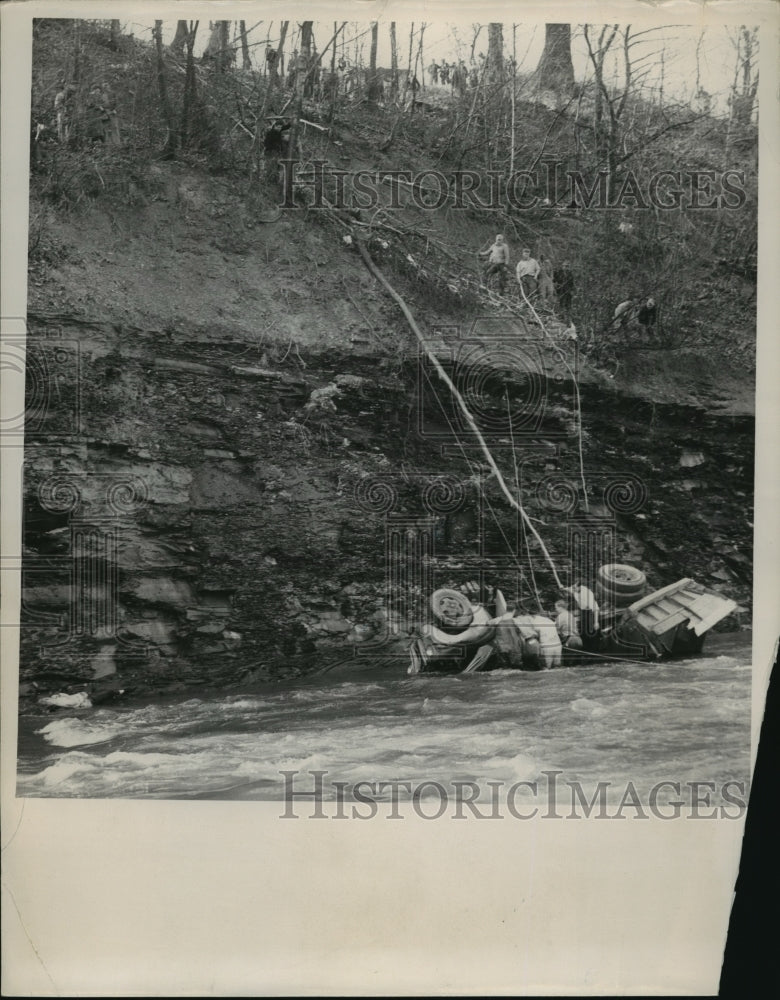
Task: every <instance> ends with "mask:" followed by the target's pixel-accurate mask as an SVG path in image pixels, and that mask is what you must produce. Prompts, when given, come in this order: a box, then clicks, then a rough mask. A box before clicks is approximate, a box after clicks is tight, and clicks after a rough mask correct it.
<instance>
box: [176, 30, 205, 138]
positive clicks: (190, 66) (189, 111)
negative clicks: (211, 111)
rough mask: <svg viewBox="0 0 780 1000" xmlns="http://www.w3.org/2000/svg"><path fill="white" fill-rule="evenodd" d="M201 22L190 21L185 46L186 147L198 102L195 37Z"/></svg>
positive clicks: (183, 122) (183, 117)
mask: <svg viewBox="0 0 780 1000" xmlns="http://www.w3.org/2000/svg"><path fill="white" fill-rule="evenodd" d="M199 23H200V22H199V21H190V22H189V24H188V26H187V37H186V38H185V39H184V44H185V46H186V48H187V67H186V70H185V74H184V99H183V101H182V111H181V139H182V143H183V144H184V145H187V143H189V141H190V138H191V136H192V125H193V116H194V110H195V103H196V101H197V78H196V76H195V36H196V35H197V33H198V24H199Z"/></svg>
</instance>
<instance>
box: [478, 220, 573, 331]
mask: <svg viewBox="0 0 780 1000" xmlns="http://www.w3.org/2000/svg"><path fill="white" fill-rule="evenodd" d="M479 256H480V257H486V258H487V260H486V263H485V267H484V271H483V282H484V283H487V281H488V280H489V279H490V278H491V277H493V275H495V276H496V278H497V281H498V290H499V293H500V294H501V295H504V294H506V286H507V279H508V275H509V264H510V256H509V244H508V243H507V242H506V240H505V239H504V236H503V234H502V233H498V235H497V236H496V239H495V242H494V243H493V244H492V245H491V246H489V247H488V248H487V249H486V250H480V251H479ZM515 278H516V280H517V285H518V288H519V289H522V292H521V297H523V296H524V297H525V298H526V299H528V300H529V302H530V301H533V300H534V299H535V298H537V297H538V298H539V299H541V301H542V303H543V304H544V305H549V306H552V304H553V301H554V300H555V299H556V298H557V301H558V304H559V306H560V307H561V309H562V311H563V313H564V315H565V316H566V317H567V318H569V316H570V313H571V300H572V293H573V291H574V276H573V274H572V273H571V270H570V268H569V262H568V261H564V262H563V263H562V264H561V265H560V266H559V267H556V268H555V270H552V268H551V266H550V263H549V261H547V260H544V259H542V260H541V261H540V260H537V259H536V258H535V257H532V256H531V251H530V250H529V249H528V247H525V248H524V249H523V250H522V251H521V255H520V260H519V261H518V262H517V264H516V266H515Z"/></svg>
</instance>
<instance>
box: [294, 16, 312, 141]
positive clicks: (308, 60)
mask: <svg viewBox="0 0 780 1000" xmlns="http://www.w3.org/2000/svg"><path fill="white" fill-rule="evenodd" d="M313 44H314V21H304V22H303V24H301V66H300V67H299V71H298V73H297V75H296V93H297V92H298V90H299V89H300V94H299V96H300V97H301V99H303V98H304V97H311V95H312V91H313V89H314V83H313V80H312V76H311V74H310V73H309V70H310V69H311V66H312V48H313ZM301 68H302V70H303V71H302V72H301ZM299 82H300V83H302V86H301V88H299V87H298V86H297V85H298V83H299ZM292 139H293V137H292V136H291V138H290V149H292Z"/></svg>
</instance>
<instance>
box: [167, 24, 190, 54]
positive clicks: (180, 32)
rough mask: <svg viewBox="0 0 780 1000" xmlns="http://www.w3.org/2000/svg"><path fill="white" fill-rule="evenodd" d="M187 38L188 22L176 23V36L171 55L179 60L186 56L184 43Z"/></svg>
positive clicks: (171, 46)
mask: <svg viewBox="0 0 780 1000" xmlns="http://www.w3.org/2000/svg"><path fill="white" fill-rule="evenodd" d="M186 38H187V22H186V21H177V22H176V34H175V35H174V36H173V41H172V42H171V45H170V49H171V54H172V55H174V56H176V57H177V58H178V59H181V57H182V56H183V55H184V43H185V41H186Z"/></svg>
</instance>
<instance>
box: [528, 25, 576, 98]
mask: <svg viewBox="0 0 780 1000" xmlns="http://www.w3.org/2000/svg"><path fill="white" fill-rule="evenodd" d="M536 73H537V79H538V83H539V89H540V90H554V91H555V92H556V93H557V94H567V95H568V94H570V93H571V92H572V88H573V87H574V64H573V63H572V58H571V25H570V24H546V25H545V26H544V51H543V52H542V55H541V58H540V59H539V65H538V66H537V68H536Z"/></svg>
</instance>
